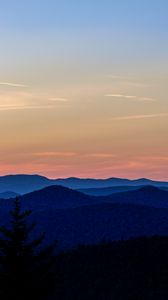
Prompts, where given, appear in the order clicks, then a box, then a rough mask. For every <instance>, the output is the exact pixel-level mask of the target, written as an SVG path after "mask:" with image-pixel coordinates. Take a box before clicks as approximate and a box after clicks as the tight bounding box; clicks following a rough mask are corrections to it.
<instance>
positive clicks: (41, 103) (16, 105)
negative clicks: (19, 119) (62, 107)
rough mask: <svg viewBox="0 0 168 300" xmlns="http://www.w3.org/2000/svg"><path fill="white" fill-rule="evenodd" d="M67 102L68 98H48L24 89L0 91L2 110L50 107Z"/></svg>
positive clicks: (0, 108) (0, 106) (0, 109)
mask: <svg viewBox="0 0 168 300" xmlns="http://www.w3.org/2000/svg"><path fill="white" fill-rule="evenodd" d="M66 102H68V99H67V98H60V97H55V98H47V97H46V96H45V95H40V94H39V95H38V94H36V93H29V92H24V93H23V92H22V91H15V92H12V93H11V92H8V93H6V92H5V93H4V92H3V93H0V111H8V110H26V109H50V108H54V107H57V105H58V104H64V103H66Z"/></svg>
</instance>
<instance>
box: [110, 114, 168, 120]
mask: <svg viewBox="0 0 168 300" xmlns="http://www.w3.org/2000/svg"><path fill="white" fill-rule="evenodd" d="M167 116H168V113H160V114H148V115H132V116H123V117H113V118H112V120H117V121H120V120H138V119H148V118H159V117H167Z"/></svg>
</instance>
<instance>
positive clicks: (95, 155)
mask: <svg viewBox="0 0 168 300" xmlns="http://www.w3.org/2000/svg"><path fill="white" fill-rule="evenodd" d="M85 156H87V157H92V158H111V157H116V155H115V154H113V153H106V152H100V153H99V152H96V153H88V154H86V155H85Z"/></svg>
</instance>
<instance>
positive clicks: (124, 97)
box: [104, 94, 156, 102]
mask: <svg viewBox="0 0 168 300" xmlns="http://www.w3.org/2000/svg"><path fill="white" fill-rule="evenodd" d="M104 96H105V97H108V98H110V97H111V98H121V99H122V98H123V99H128V100H136V101H149V102H154V101H156V100H155V99H154V98H150V97H138V96H134V95H124V94H106V95H104Z"/></svg>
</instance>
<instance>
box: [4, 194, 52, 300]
mask: <svg viewBox="0 0 168 300" xmlns="http://www.w3.org/2000/svg"><path fill="white" fill-rule="evenodd" d="M31 213H32V212H31V211H30V210H25V211H22V209H21V203H20V199H19V198H16V199H15V201H14V207H13V210H12V211H11V212H10V217H11V218H10V225H9V227H6V226H2V227H1V228H0V296H1V299H18V300H20V299H31V298H35V299H43V297H44V299H45V295H46V294H47V293H48V292H49V289H50V288H51V286H50V283H51V280H50V279H51V278H50V275H51V274H50V273H51V272H50V266H51V262H52V253H53V250H54V246H55V245H54V244H53V245H51V246H48V247H46V248H45V249H42V245H41V244H42V242H43V240H44V238H45V234H44V233H42V234H41V235H40V236H39V237H38V238H36V239H32V238H31V236H32V235H31V234H32V231H33V229H34V228H35V226H36V225H35V223H33V222H29V220H28V219H29V217H30V216H31Z"/></svg>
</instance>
